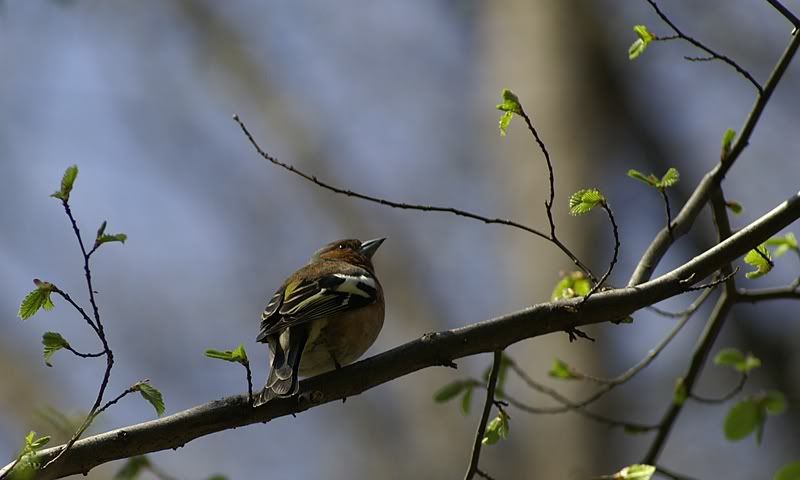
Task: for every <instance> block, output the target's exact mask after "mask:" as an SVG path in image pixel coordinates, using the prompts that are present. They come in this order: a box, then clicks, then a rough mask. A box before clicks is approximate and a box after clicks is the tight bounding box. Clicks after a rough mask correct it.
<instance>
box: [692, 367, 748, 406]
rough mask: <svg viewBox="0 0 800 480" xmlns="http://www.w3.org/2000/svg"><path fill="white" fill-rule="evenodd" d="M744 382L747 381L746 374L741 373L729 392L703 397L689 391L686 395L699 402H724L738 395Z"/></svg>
mask: <svg viewBox="0 0 800 480" xmlns="http://www.w3.org/2000/svg"><path fill="white" fill-rule="evenodd" d="M745 383H747V374H746V373H743V374H742V375H741V376H740V377H739V381H738V382H737V383H736V385H735V386H734V387H733V389H732V390H731V391H730V392H728V393H726V394H725V395H722V396H720V397H713V398H712V397H703V396H701V395H697V394H696V393H693V392H689V395H688V397H689V398H691V399H692V400H694V401H696V402H699V403H710V404H716V403H725V402H727V401H728V400H730V399H731V398H733V397H735V396H736V395H738V394H739V392H741V391H742V389H743V388H744V385H745Z"/></svg>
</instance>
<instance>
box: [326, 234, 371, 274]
mask: <svg viewBox="0 0 800 480" xmlns="http://www.w3.org/2000/svg"><path fill="white" fill-rule="evenodd" d="M384 240H386V237H383V238H375V239H372V240H367V241H365V242H362V241H361V240H357V239H354V238H349V239H346V240H338V241H335V242H331V243H329V244H327V245H325V246H324V247H322V248H320V249H319V250H317V251H316V252H314V255H313V256H312V257H311V261H312V262H317V261H320V260H342V261H345V262H348V263H352V264H353V265H359V266H364V267H368V268H369V269H370V270H372V256H373V255H374V254H375V252H376V251H377V250H378V247H380V246H381V244H382V243H383V241H384Z"/></svg>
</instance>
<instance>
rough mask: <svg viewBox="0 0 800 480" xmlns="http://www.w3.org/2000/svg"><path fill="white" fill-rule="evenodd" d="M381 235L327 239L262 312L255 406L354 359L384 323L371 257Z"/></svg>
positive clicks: (361, 353)
mask: <svg viewBox="0 0 800 480" xmlns="http://www.w3.org/2000/svg"><path fill="white" fill-rule="evenodd" d="M384 240H385V238H376V239H374V240H367V241H366V242H361V241H359V240H355V239H349V240H339V241H337V242H332V243H329V244H327V245H325V246H324V247H322V248H321V249H319V250H317V251H316V252H315V253H314V255H313V256H312V257H311V260H310V261H309V263H308V264H307V265H306V266H304V267H302V268H300V269H299V270H297V271H296V272H294V273H293V274H292V275H291V276H289V278H287V279H286V281H285V282H284V283H283V285H282V286H281V288H279V289H278V291H277V292H275V295H273V296H272V298H271V299H270V301H269V304H268V305H267V308H266V309H264V313H262V314H261V332H260V333H259V334H258V337H257V338H256V340H257V341H259V342H262V343H267V344H269V349H270V351H271V352H272V361H271V362H270V372H269V377H268V378H267V383H266V385H265V386H264V389H263V390H262V391H261V392H260V393H259V394H258V395H257V396H256V399H255V401H254V406H256V407H257V406H259V405H263V404H265V403H267V402H268V401H270V400H271V399H273V398H275V397H290V396H293V395H295V394H296V393H297V391H298V390H299V382H298V380H297V377H298V375H302V376H311V375H317V374H320V373H323V372H327V371H330V370H333V369H334V368H339V367H340V366H342V365H347V364H348V363H351V362H353V361H355V360H356V359H358V357H360V356H361V355H363V354H364V352H365V351H367V349H368V348H369V347H370V345H372V343H373V342H374V341H375V339H376V338H377V337H378V332H380V330H381V327H382V326H383V315H384V301H383V289H382V288H381V284H380V282H379V281H378V278H377V277H376V276H375V268H374V267H373V266H372V256H373V254H375V251H376V250H377V249H378V247H380V246H381V244H382V243H383V241H384Z"/></svg>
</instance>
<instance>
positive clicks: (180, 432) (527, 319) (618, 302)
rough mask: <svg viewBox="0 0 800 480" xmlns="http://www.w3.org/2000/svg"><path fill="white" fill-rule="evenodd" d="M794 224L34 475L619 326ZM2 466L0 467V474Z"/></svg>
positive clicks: (94, 444)
mask: <svg viewBox="0 0 800 480" xmlns="http://www.w3.org/2000/svg"><path fill="white" fill-rule="evenodd" d="M798 218H800V192H799V193H796V194H794V195H792V196H791V197H790V198H789V199H787V200H786V201H785V202H783V203H781V204H780V205H779V206H777V207H776V208H774V209H773V210H772V211H770V212H768V213H767V214H765V215H764V216H762V217H761V218H759V219H758V220H756V221H755V222H753V223H752V224H750V225H748V226H747V227H745V228H743V229H741V230H739V231H738V232H737V233H736V234H734V235H733V236H731V237H730V238H729V239H727V240H725V241H724V242H721V243H719V244H718V245H716V246H714V247H712V248H711V249H709V250H707V251H706V252H704V253H702V254H700V255H698V256H696V257H694V258H693V259H692V260H690V261H689V262H687V263H686V264H685V265H683V266H681V267H679V268H676V269H675V270H673V271H671V272H668V273H666V274H664V275H662V276H661V277H658V278H656V279H654V280H651V281H649V282H646V283H644V284H641V285H637V286H635V287H626V288H620V289H616V290H609V291H604V292H598V293H597V294H595V295H594V296H592V298H591V299H590V300H589V301H588V302H586V304H584V305H583V306H582V307H581V308H580V309H578V308H576V306H577V305H578V303H579V302H580V301H581V299H580V298H575V299H570V300H564V301H559V302H550V303H542V304H538V305H533V306H531V307H528V308H525V309H523V310H520V311H517V312H513V313H510V314H507V315H503V316H500V317H497V318H494V319H490V320H484V321H481V322H478V323H474V324H471V325H467V326H465V327H461V328H457V329H455V330H448V331H443V332H437V333H431V334H427V335H423V336H422V337H421V338H420V339H418V340H415V341H412V342H409V343H406V344H404V345H400V346H398V347H395V348H393V349H391V350H389V351H386V352H384V353H381V354H379V355H376V356H374V357H371V358H368V359H365V360H362V361H360V362H357V363H354V364H352V365H349V366H347V367H344V368H342V369H340V370H336V371H333V372H329V373H326V374H323V375H319V376H316V377H312V378H308V379H305V380H303V381H302V382H301V383H300V395H299V396H298V397H295V398H287V399H276V400H274V401H272V402H270V403H268V404H267V405H265V406H263V407H260V408H256V409H253V408H251V407H250V405H249V403H248V402H247V396H246V395H238V396H232V397H228V398H224V399H221V400H218V401H215V402H211V403H207V404H205V405H200V406H197V407H193V408H190V409H188V410H184V411H182V412H178V413H175V414H172V415H169V416H166V417H163V418H160V419H157V420H152V421H149V422H144V423H140V424H137V425H132V426H128V427H123V428H119V429H116V430H112V431H110V432H106V433H101V434H98V435H94V436H91V437H88V438H85V439H83V440H79V441H77V442H75V444H74V445H73V447H72V448H71V449H70V450H69V452H67V453H66V454H65V455H64V456H63V458H62V459H61V461H60V462H58V463H56V464H53V465H52V466H51V467H50V468H48V469H47V470H45V471H42V472H40V473H39V478H41V479H45V480H46V479H50V478H61V477H64V476H66V475H71V474H78V473H86V472H88V471H89V470H91V469H92V468H93V467H95V466H97V465H100V464H103V463H106V462H110V461H113V460H119V459H122V458H128V457H132V456H135V455H142V454H145V453H148V452H155V451H159V450H165V449H174V448H178V447H181V446H183V445H185V444H186V443H188V442H190V441H192V440H194V439H196V438H199V437H202V436H204V435H209V434H211V433H215V432H219V431H222V430H227V429H230V428H235V427H240V426H244V425H250V424H254V423H258V422H267V421H269V420H272V419H273V418H278V417H282V416H285V415H290V414H294V413H298V412H302V411H305V410H308V409H309V408H312V407H315V406H317V405H321V404H324V403H328V402H333V401H336V400H340V399H342V398H346V397H353V396H356V395H358V394H360V393H362V392H364V391H366V390H369V389H371V388H374V387H376V386H378V385H381V384H383V383H386V382H389V381H391V380H394V379H396V378H399V377H402V376H404V375H408V374H410V373H413V372H416V371H417V370H421V369H423V368H428V367H433V366H438V365H446V364H449V363H450V362H452V361H453V360H456V359H459V358H463V357H466V356H470V355H475V354H478V353H488V352H494V351H496V350H502V349H505V347H507V346H508V345H511V344H513V343H516V342H519V341H522V340H525V339H527V338H532V337H537V336H541V335H546V334H548V333H554V332H560V331H563V330H566V329H569V328H575V327H579V326H583V325H589V324H595V323H601V322H608V321H614V320H618V319H619V318H623V317H625V316H628V315H630V314H631V313H633V312H635V311H636V310H638V309H640V308H643V307H646V306H648V305H652V304H654V303H656V302H659V301H662V300H665V299H666V298H669V297H672V296H675V295H679V294H681V293H682V292H684V290H685V288H686V285H685V284H684V282H683V280H685V279H687V278H690V277H691V276H692V275H694V278H696V279H698V280H700V279H702V278H705V277H707V276H708V275H710V274H712V273H713V272H715V271H716V270H718V269H719V268H720V267H721V266H722V265H725V264H727V263H730V262H731V261H733V260H734V259H736V258H738V257H740V256H742V255H744V254H745V253H747V252H748V251H749V250H750V249H752V248H754V247H755V246H757V245H760V244H761V243H762V242H764V241H765V240H766V239H768V238H769V237H771V236H773V235H775V234H776V233H778V232H779V231H780V230H781V229H783V228H785V227H786V226H787V225H789V224H790V223H792V222H793V221H795V220H797V219H798ZM62 448H63V447H61V446H59V447H55V448H49V449H46V450H42V451H41V452H40V453H39V461H41V462H42V463H45V462H47V461H48V460H49V459H52V458H53V457H55V455H57V454H58V452H59V451H61V449H62ZM9 466H10V465H9ZM9 466H6V467H4V469H3V470H2V471H0V474H2V473H3V472H5V471H6V470H7V469H8V468H9Z"/></svg>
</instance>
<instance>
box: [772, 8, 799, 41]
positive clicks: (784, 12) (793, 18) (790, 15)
mask: <svg viewBox="0 0 800 480" xmlns="http://www.w3.org/2000/svg"><path fill="white" fill-rule="evenodd" d="M767 3H769V4H770V5H772V7H773V8H774V9H775V10H777V11H779V12H780V13H781V15H783V16H784V17H786V19H787V20H789V22H791V23H792V25H794V31H793V32H792V35H796V34H797V29H798V28H800V19H798V18H797V16H795V14H793V13H792V12H791V11H790V10H789V9H788V8H786V7H784V6H783V4H781V2H779V1H778V0H767Z"/></svg>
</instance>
